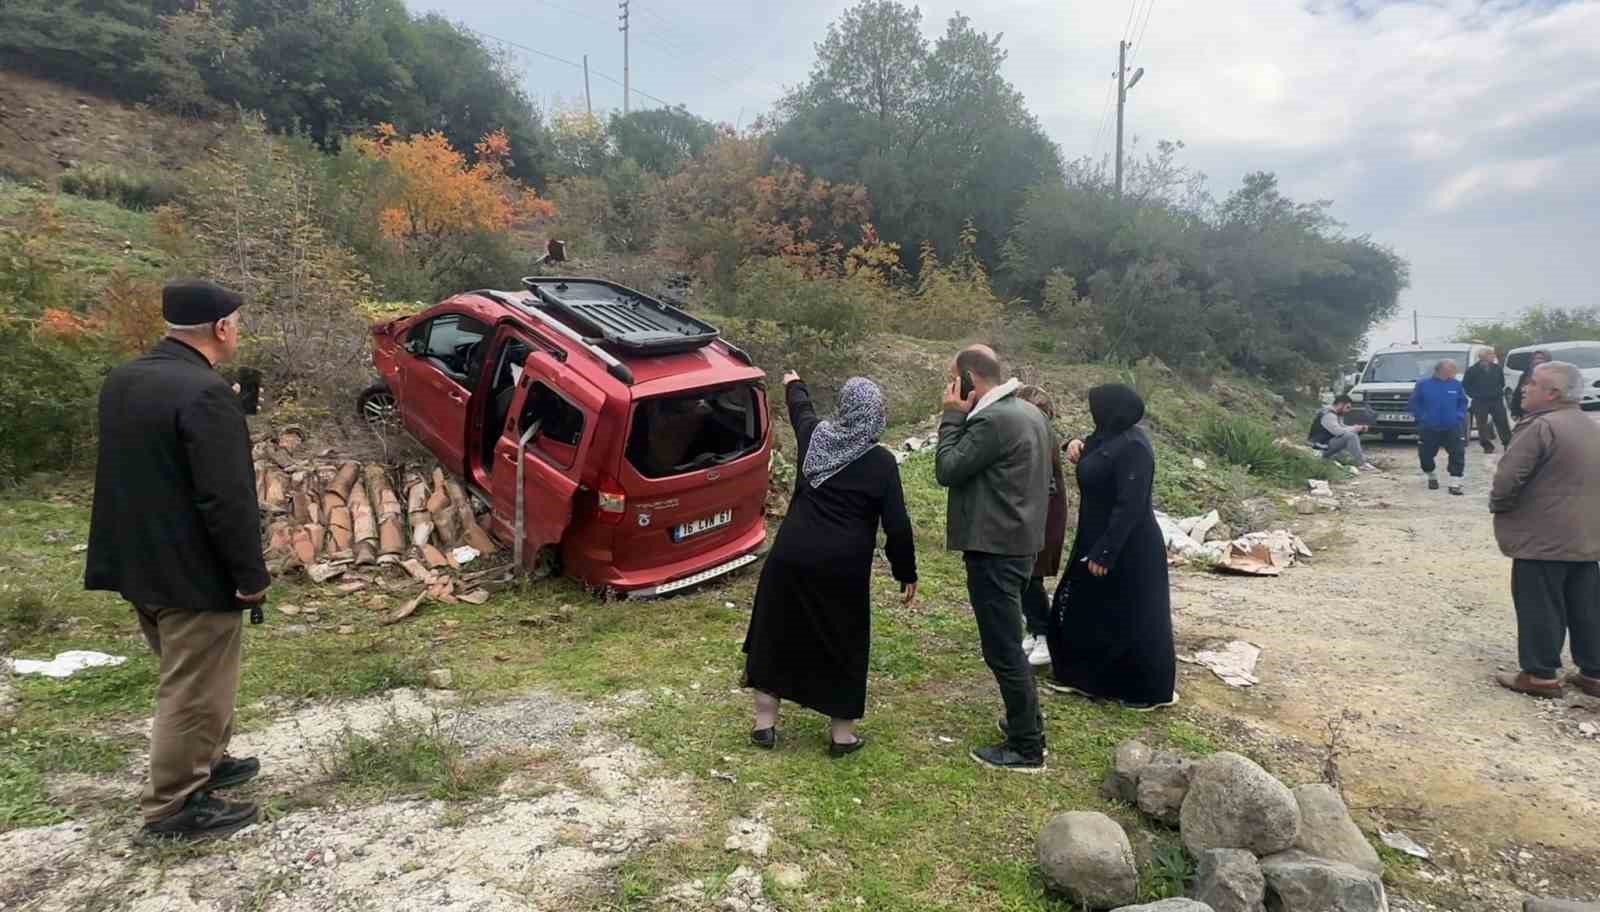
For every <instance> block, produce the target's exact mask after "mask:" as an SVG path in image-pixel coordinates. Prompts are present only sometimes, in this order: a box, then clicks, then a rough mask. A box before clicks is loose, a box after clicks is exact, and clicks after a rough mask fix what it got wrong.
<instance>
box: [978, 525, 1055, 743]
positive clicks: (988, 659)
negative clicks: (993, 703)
mask: <svg viewBox="0 0 1600 912" xmlns="http://www.w3.org/2000/svg"><path fill="white" fill-rule="evenodd" d="M1036 558H1037V555H1033V554H1029V555H1024V556H1022V557H1008V556H1005V555H999V554H979V553H977V552H973V551H968V552H966V563H967V595H968V597H969V598H971V599H972V613H973V614H974V615H976V616H977V619H978V639H979V641H980V642H981V643H982V644H983V662H984V664H985V665H988V666H989V670H990V671H992V672H994V680H995V683H996V684H999V685H1000V698H1001V699H1002V700H1004V701H1005V704H1006V728H1007V731H1008V732H1009V733H1010V737H1009V739H1008V743H1009V744H1010V745H1011V749H1012V750H1014V751H1016V752H1017V753H1019V754H1022V755H1023V756H1025V757H1029V758H1039V757H1041V756H1042V755H1043V754H1044V731H1043V729H1042V727H1041V726H1040V716H1039V691H1038V688H1037V687H1036V686H1035V685H1034V682H1033V666H1031V665H1029V664H1028V657H1027V656H1026V655H1025V654H1024V653H1023V652H1022V590H1023V589H1024V588H1025V587H1026V586H1027V585H1028V577H1029V576H1030V575H1032V573H1033V565H1034V561H1035V560H1036Z"/></svg>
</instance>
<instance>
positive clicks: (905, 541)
mask: <svg viewBox="0 0 1600 912" xmlns="http://www.w3.org/2000/svg"><path fill="white" fill-rule="evenodd" d="M784 393H785V396H786V398H787V399H788V403H789V419H790V421H791V422H792V423H793V424H794V435H795V439H796V440H797V441H798V443H799V448H800V461H799V465H800V472H799V473H798V474H799V476H800V477H799V478H797V479H796V480H795V486H794V499H793V500H792V501H791V502H790V504H789V512H788V515H786V516H785V517H784V519H783V525H782V526H780V527H779V528H778V537H777V540H776V541H775V542H774V543H773V545H772V553H771V554H770V555H769V556H768V557H767V563H766V566H765V567H763V568H762V570H761V581H760V582H759V583H758V584H757V585H756V604H755V610H754V611H753V612H752V614H751V616H750V631H749V633H747V634H746V635H745V641H744V651H745V653H746V654H747V658H746V660H745V686H747V687H750V688H752V689H753V690H754V691H755V693H754V700H755V727H754V729H753V730H752V731H751V733H750V740H751V741H753V742H755V744H756V746H758V747H763V748H767V749H771V748H773V747H775V746H777V743H778V730H777V722H778V706H779V703H780V701H782V700H793V701H794V702H796V703H799V704H800V705H801V706H805V707H808V708H810V709H814V710H816V711H817V712H820V713H822V714H823V715H826V716H828V717H829V718H830V719H832V722H833V725H832V731H831V732H830V736H831V739H830V740H831V743H830V744H829V746H828V753H829V754H830V755H831V756H834V757H842V756H844V755H846V754H851V753H854V752H855V751H857V750H860V749H861V745H862V744H864V743H865V742H864V741H863V740H862V739H861V738H859V737H858V736H857V735H856V733H855V723H856V720H857V719H860V718H861V717H862V715H864V714H865V712H866V705H867V650H868V646H869V641H870V639H871V635H872V613H871V612H872V587H871V582H872V552H873V550H874V549H875V548H876V547H877V543H878V527H879V525H880V523H881V525H882V527H883V531H884V535H885V537H886V539H887V544H886V545H885V547H884V551H885V552H886V553H887V554H888V557H889V567H890V569H891V570H892V571H893V572H894V578H895V579H896V580H898V581H899V582H900V588H901V591H902V593H903V594H904V596H905V602H906V604H907V605H909V604H911V601H912V599H913V598H915V597H916V594H917V561H916V553H915V548H914V545H913V544H912V538H911V519H910V518H909V517H908V516H907V515H906V502H905V495H904V493H903V491H902V489H901V487H900V467H899V466H898V465H897V464H896V463H895V461H894V454H893V453H890V452H889V451H888V450H886V449H884V448H883V447H881V446H878V437H879V436H881V435H882V434H883V429H884V427H885V425H886V424H887V418H886V415H885V411H884V405H883V392H882V391H881V390H879V389H878V385H877V384H875V383H873V382H872V381H871V380H868V379H866V378H864V377H853V378H851V379H850V380H849V381H847V382H846V383H845V385H844V386H843V388H841V389H840V390H839V410H838V413H837V414H836V415H835V416H834V417H833V418H831V419H829V420H827V421H821V420H818V418H817V410H816V408H815V407H814V406H812V404H811V394H810V393H809V392H807V391H806V385H805V384H804V383H802V382H801V381H800V377H799V375H798V374H795V373H793V372H790V373H788V374H785V375H784Z"/></svg>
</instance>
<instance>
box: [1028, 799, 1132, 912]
mask: <svg viewBox="0 0 1600 912" xmlns="http://www.w3.org/2000/svg"><path fill="white" fill-rule="evenodd" d="M1039 869H1040V873H1041V874H1043V876H1044V883H1045V886H1046V887H1047V888H1049V889H1050V890H1053V891H1055V892H1056V893H1060V894H1062V895H1064V896H1065V897H1067V899H1069V900H1071V901H1072V902H1074V903H1077V904H1081V905H1086V906H1089V907H1091V908H1095V909H1111V908H1116V907H1117V906H1123V905H1127V904H1128V903H1131V902H1133V901H1134V900H1135V899H1137V898H1138V896H1139V870H1138V868H1137V867H1135V865H1134V861H1133V846H1132V845H1131V844H1130V843H1129V842H1128V834H1127V833H1125V832H1123V829H1122V827H1120V826H1118V825H1117V822H1116V821H1114V820H1112V819H1111V818H1110V817H1107V816H1106V815H1104V814H1099V813H1094V812H1091V811H1069V812H1067V813H1065V814H1057V815H1056V816H1054V817H1052V818H1050V821H1049V822H1048V823H1046V824H1045V825H1044V829H1042V830H1040V831H1039Z"/></svg>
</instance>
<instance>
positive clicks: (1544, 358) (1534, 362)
mask: <svg viewBox="0 0 1600 912" xmlns="http://www.w3.org/2000/svg"><path fill="white" fill-rule="evenodd" d="M1549 363H1550V353H1549V352H1547V351H1544V350H1543V349H1541V350H1539V351H1536V352H1534V353H1533V355H1532V356H1531V357H1530V358H1529V359H1528V369H1527V370H1525V371H1523V372H1522V376H1520V377H1518V378H1517V388H1516V389H1515V390H1512V392H1511V417H1512V418H1515V419H1516V420H1518V421H1521V420H1522V415H1523V412H1522V391H1523V389H1524V388H1526V387H1527V385H1528V384H1529V383H1531V382H1533V369H1534V368H1536V367H1538V366H1539V365H1541V364H1549Z"/></svg>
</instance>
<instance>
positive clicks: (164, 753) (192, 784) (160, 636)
mask: <svg viewBox="0 0 1600 912" xmlns="http://www.w3.org/2000/svg"><path fill="white" fill-rule="evenodd" d="M134 613H135V614H137V615H138V616H139V628H140V629H141V630H142V631H144V638H145V642H147V643H149V644H150V651H151V652H153V653H155V655H156V658H158V659H159V660H160V661H161V683H160V685H159V686H158V688H157V690H156V720H155V725H154V727H153V728H152V729H151V732H150V784H149V785H148V786H147V787H146V788H145V790H144V795H143V796H142V797H141V798H140V800H139V809H140V811H141V812H143V814H144V819H145V822H146V823H154V822H155V821H157V820H160V819H162V818H164V817H169V816H171V815H173V814H176V813H177V812H178V811H179V810H180V809H181V808H182V807H183V804H184V802H185V801H187V800H188V798H189V795H190V794H191V793H193V792H195V791H196V790H198V789H199V788H200V787H201V786H203V785H205V784H206V782H207V781H209V780H210V778H211V768H212V767H213V766H216V765H217V763H218V762H219V761H221V760H222V754H223V751H225V750H227V747H228V739H229V738H231V737H232V736H233V700H234V697H235V696H236V695H237V694H238V692H239V651H240V646H241V643H242V641H243V633H244V617H243V616H242V615H241V614H240V613H239V612H237V611H184V610H180V609H176V608H166V607H160V606H155V605H135V606H134Z"/></svg>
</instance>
